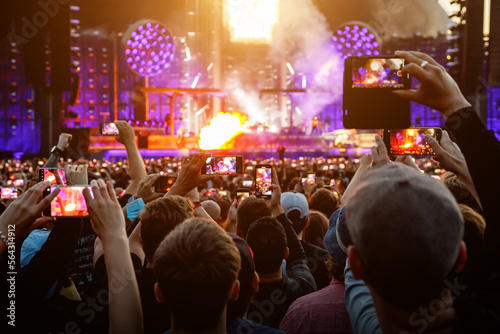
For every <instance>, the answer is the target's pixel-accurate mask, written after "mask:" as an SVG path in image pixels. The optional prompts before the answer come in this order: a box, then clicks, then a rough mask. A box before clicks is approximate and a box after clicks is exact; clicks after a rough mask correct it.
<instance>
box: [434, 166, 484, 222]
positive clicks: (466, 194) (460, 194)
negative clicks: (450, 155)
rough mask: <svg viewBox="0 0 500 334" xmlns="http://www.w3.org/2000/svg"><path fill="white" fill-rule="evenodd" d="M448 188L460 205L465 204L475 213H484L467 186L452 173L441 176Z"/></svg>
mask: <svg viewBox="0 0 500 334" xmlns="http://www.w3.org/2000/svg"><path fill="white" fill-rule="evenodd" d="M441 180H442V181H443V183H444V185H445V186H446V188H448V190H449V191H451V193H452V194H453V196H454V197H455V199H456V200H457V202H458V204H464V205H467V206H468V207H470V208H472V209H473V210H474V211H476V212H479V213H482V210H481V207H480V206H479V204H478V203H477V201H476V199H475V198H474V196H473V195H472V193H471V192H470V191H469V189H468V188H467V186H466V185H465V184H464V183H463V182H462V181H460V179H459V178H458V176H457V175H456V174H454V173H452V172H446V173H444V174H443V176H441Z"/></svg>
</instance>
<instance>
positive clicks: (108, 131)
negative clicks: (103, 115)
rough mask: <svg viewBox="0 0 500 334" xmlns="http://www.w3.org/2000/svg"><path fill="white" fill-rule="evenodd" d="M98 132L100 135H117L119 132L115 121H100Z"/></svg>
mask: <svg viewBox="0 0 500 334" xmlns="http://www.w3.org/2000/svg"><path fill="white" fill-rule="evenodd" d="M99 132H100V133H101V136H118V134H119V131H118V128H117V127H116V124H115V123H100V124H99Z"/></svg>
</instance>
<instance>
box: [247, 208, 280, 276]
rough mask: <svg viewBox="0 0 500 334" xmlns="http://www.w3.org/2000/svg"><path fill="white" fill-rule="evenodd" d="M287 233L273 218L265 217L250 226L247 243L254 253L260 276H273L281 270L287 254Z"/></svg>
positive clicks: (256, 267)
mask: <svg viewBox="0 0 500 334" xmlns="http://www.w3.org/2000/svg"><path fill="white" fill-rule="evenodd" d="M286 242H287V241H286V233H285V229H284V228H283V226H282V225H281V223H280V222H279V221H278V220H276V218H273V217H263V218H260V219H258V220H256V221H255V222H253V223H252V225H250V228H249V229H248V234H247V243H248V245H249V246H250V248H251V249H252V251H253V256H254V261H255V269H256V270H257V272H258V273H259V274H273V273H275V272H277V271H278V270H279V269H280V266H281V263H282V261H283V258H284V257H285V252H286V247H287V246H286V245H287V244H286Z"/></svg>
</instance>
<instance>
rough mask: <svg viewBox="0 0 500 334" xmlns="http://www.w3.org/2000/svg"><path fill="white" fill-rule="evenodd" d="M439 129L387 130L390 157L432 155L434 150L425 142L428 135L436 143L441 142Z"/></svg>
mask: <svg viewBox="0 0 500 334" xmlns="http://www.w3.org/2000/svg"><path fill="white" fill-rule="evenodd" d="M441 133H442V130H441V129H440V128H412V129H391V130H389V141H390V142H389V145H390V148H389V154H392V155H433V154H434V150H433V149H432V148H431V147H430V146H429V144H428V143H427V141H426V140H425V135H426V134H429V135H431V136H432V137H433V138H434V139H436V140H437V141H438V142H439V141H440V140H441Z"/></svg>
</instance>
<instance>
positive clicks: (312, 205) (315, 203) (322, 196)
mask: <svg viewBox="0 0 500 334" xmlns="http://www.w3.org/2000/svg"><path fill="white" fill-rule="evenodd" d="M338 208H339V198H338V195H337V193H334V192H332V191H330V190H327V189H319V190H317V191H316V192H314V194H312V195H311V197H310V198H309V209H312V210H318V211H320V212H323V213H324V214H325V216H327V217H328V218H330V216H331V215H332V213H334V212H335V211H337V209H338Z"/></svg>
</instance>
